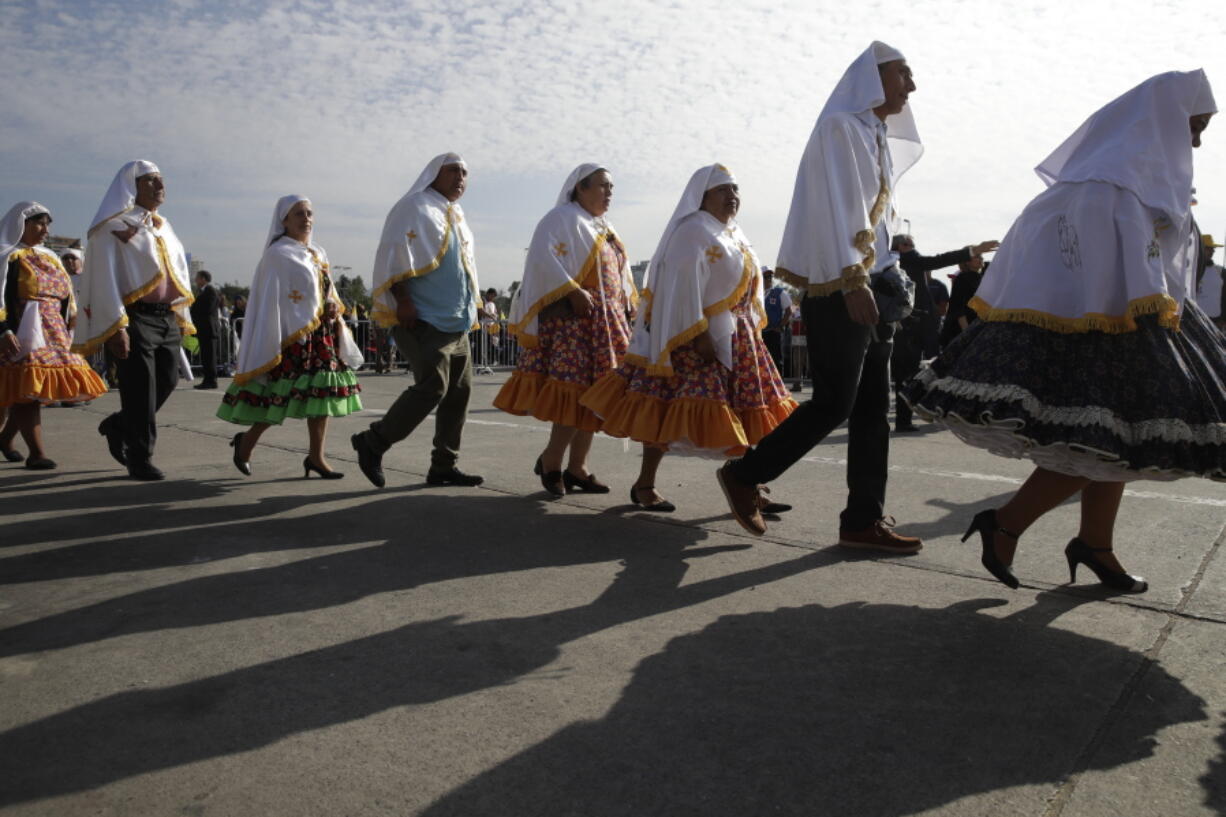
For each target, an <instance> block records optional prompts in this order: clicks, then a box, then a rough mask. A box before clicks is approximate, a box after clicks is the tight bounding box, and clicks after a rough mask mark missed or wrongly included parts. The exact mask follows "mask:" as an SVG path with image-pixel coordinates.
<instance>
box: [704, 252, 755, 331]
mask: <svg viewBox="0 0 1226 817" xmlns="http://www.w3.org/2000/svg"><path fill="white" fill-rule="evenodd" d="M741 257H742V258H743V259H744V261H743V262H742V264H741V280H739V281H737V282H736V286H735V287H733V289H732V294H730V295H729V296H728V297H726V298H723V299H721V300H718V301H716V302H715V303H713V304H711V305H710V306H704V307H703V308H702V314H704V315H706V316H707V317H708V318H710V317H713V316H715V315H718V314H719V313H721V312H728V311H730V310H731V309H732V307H734V306H736V305H737V303H739V302H740V300H741V299H742V298H744V297H745V293H746V292H748V291H749V287H750V285H752V284H753V282H754V270H753V266H752V265H751V263H750V260H749V253H747V252H743V253H742V254H741Z"/></svg>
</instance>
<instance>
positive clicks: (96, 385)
mask: <svg viewBox="0 0 1226 817" xmlns="http://www.w3.org/2000/svg"><path fill="white" fill-rule="evenodd" d="M38 309H39V317H40V318H41V319H42V322H43V325H42V331H43V336H44V338H45V339H46V345H45V346H43V347H41V348H38V349H35V350H34V351H33V352H30V353H29V354H28V355H26V356H25V357H23V358H21V359H20V360H17V359H14V358H12V357H11V356H9V355H0V406H11V405H14V404H16V403H40V404H44V403H79V402H82V401H85V400H93V399H94V398H95V397H97V396H98V395H100V394H104V393H105V392H106V384H105V383H103V382H102V378H100V377H98V374H97V372H95V371H94V370H93V369H91V368H90V366H89V364H88V363H87V362H86V361H85V358H83V357H81V356H80V355H78V354H77V353H76V352H73V351H70V350H69V348H68V346H69V343H70V340H69V339H70V337H71V334H70V333H69V331H68V328H67V326H66V325H65V324H64V319H63V317H62V316H61V315H60V312H59V302H58V301H54V300H50V301H47V300H44V301H39V304H38Z"/></svg>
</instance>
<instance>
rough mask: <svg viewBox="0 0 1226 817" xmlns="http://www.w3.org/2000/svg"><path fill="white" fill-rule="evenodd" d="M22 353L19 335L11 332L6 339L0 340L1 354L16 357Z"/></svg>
mask: <svg viewBox="0 0 1226 817" xmlns="http://www.w3.org/2000/svg"><path fill="white" fill-rule="evenodd" d="M20 351H21V341H19V340H17V335H16V334H15V333H13V332H9V333H8V334H7V335H5V336H4V337H2V338H0V352H3V353H4V354H6V355H15V354H17V353H18V352H20Z"/></svg>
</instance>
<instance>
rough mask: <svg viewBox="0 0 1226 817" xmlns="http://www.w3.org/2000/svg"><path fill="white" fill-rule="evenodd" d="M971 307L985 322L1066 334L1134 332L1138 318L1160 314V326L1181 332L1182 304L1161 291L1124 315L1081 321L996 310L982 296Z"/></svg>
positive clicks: (1135, 301) (1088, 316)
mask: <svg viewBox="0 0 1226 817" xmlns="http://www.w3.org/2000/svg"><path fill="white" fill-rule="evenodd" d="M970 307H971V309H973V310H975V313H976V314H977V315H979V319H980V320H982V321H985V322H996V323H1028V324H1030V325H1031V326H1037V327H1039V328H1040V329H1045V330H1047V331H1048V332H1059V333H1061V334H1066V335H1067V334H1075V333H1082V332H1105V333H1107V334H1109V335H1120V334H1123V333H1125V332H1133V331H1135V330H1136V328H1137V322H1136V317H1137V316H1138V315H1157V316H1158V325H1159V326H1164V327H1166V328H1167V329H1173V330H1175V331H1176V332H1178V331H1179V304H1178V303H1176V302H1175V299H1174V298H1172V297H1171V296H1170V295H1166V294H1164V293H1161V292H1159V293H1155V294H1153V295H1146V296H1145V297H1143V298H1135V299H1133V300H1131V301H1129V302H1128V306H1127V308H1126V309H1125V310H1124V314H1123V315H1104V314H1102V313H1099V312H1087V313H1086V314H1084V315H1082V316H1081V317H1080V318H1066V317H1064V316H1062V315H1053V314H1051V313H1050V312H1042V311H1040V310H1037V309H994V308H993V307H992V306H991V305H990V304H989V303H988V302H987V301H984V300H983V299H982V298H980V297H979V296H978V295H976V296H975V297H973V298H971V302H970Z"/></svg>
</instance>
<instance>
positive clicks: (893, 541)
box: [839, 516, 924, 554]
mask: <svg viewBox="0 0 1226 817" xmlns="http://www.w3.org/2000/svg"><path fill="white" fill-rule="evenodd" d="M893 527H894V518H893V517H891V516H887V517H886V518H885V519H878V520H877V521H876V522H874V523H873V524H871V525H869V526H868V527H867V528H865V529H864V530H840V531H839V544H840V545H842V546H843V547H849V548H860V549H861V550H880V551H884V552H886V553H899V554H907V553H915V552H916V551H918V550H920V549H921V548H923V547H924V543H923V542H922V541H920V540H919V539H918V538H916V537H914V536H902V535H900V534H897V533H895V532H894V531H893V530H892V529H893Z"/></svg>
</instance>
